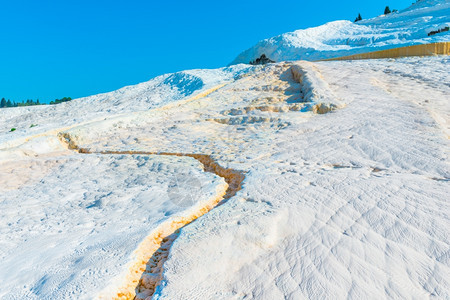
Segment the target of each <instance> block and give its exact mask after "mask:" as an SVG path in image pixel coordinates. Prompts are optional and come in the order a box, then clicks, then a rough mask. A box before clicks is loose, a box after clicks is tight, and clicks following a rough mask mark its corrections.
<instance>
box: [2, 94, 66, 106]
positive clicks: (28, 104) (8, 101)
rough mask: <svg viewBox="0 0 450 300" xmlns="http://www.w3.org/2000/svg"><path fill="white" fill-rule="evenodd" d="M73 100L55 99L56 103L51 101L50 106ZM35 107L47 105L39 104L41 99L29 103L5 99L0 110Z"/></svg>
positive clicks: (28, 101)
mask: <svg viewBox="0 0 450 300" xmlns="http://www.w3.org/2000/svg"><path fill="white" fill-rule="evenodd" d="M70 100H72V98H70V97H64V98H61V99H55V100H54V101H50V103H49V104H59V103H63V102H67V101H70ZM33 105H47V103H41V102H39V99H37V100H36V101H35V100H32V99H28V100H27V101H22V102H15V101H14V102H13V101H11V100H10V99H8V100H6V99H5V98H2V99H1V100H0V108H6V107H20V106H33Z"/></svg>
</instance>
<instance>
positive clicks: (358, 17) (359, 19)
mask: <svg viewBox="0 0 450 300" xmlns="http://www.w3.org/2000/svg"><path fill="white" fill-rule="evenodd" d="M361 20H362V17H361V14H358V16H357V17H356V19H355V23H356V22H358V21H361Z"/></svg>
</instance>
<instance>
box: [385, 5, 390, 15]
mask: <svg viewBox="0 0 450 300" xmlns="http://www.w3.org/2000/svg"><path fill="white" fill-rule="evenodd" d="M390 13H391V9H390V8H389V6H386V8H385V9H384V14H385V15H387V14H390Z"/></svg>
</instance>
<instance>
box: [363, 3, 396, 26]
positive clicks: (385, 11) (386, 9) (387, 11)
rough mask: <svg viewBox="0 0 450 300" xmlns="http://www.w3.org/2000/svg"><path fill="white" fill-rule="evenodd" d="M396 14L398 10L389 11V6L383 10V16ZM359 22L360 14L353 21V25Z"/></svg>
mask: <svg viewBox="0 0 450 300" xmlns="http://www.w3.org/2000/svg"><path fill="white" fill-rule="evenodd" d="M396 12H398V10H396V9H393V10H391V9H390V8H389V6H386V7H385V8H384V14H385V15H388V14H390V13H396ZM361 20H362V17H361V14H360V13H358V16H357V17H356V19H355V23H356V22H358V21H361Z"/></svg>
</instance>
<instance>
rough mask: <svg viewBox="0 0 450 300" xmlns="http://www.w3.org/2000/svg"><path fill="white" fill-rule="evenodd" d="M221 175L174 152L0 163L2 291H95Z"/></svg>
mask: <svg viewBox="0 0 450 300" xmlns="http://www.w3.org/2000/svg"><path fill="white" fill-rule="evenodd" d="M180 181H183V182H182V183H180ZM222 181H223V179H222V178H220V177H217V176H214V175H212V174H210V173H204V172H203V171H202V166H201V164H200V163H199V162H197V161H195V160H193V159H190V158H185V157H173V156H172V157H168V156H139V155H136V156H126V155H110V156H104V155H83V156H80V155H73V154H71V153H69V154H66V155H57V156H51V157H37V158H32V159H26V160H19V161H10V162H6V163H5V162H3V163H0V219H1V220H2V222H1V223H0V236H1V239H0V265H1V269H0V270H1V271H0V282H1V285H0V298H2V299H74V298H76V299H80V298H91V297H92V296H93V295H95V294H96V293H98V292H99V290H100V288H101V287H104V286H106V285H107V284H108V281H109V280H110V279H111V278H114V277H115V276H117V275H119V274H120V272H122V269H123V268H124V266H125V265H126V264H127V263H128V260H129V257H130V255H131V254H132V253H133V251H134V250H135V249H136V247H137V245H138V244H139V243H140V242H141V241H142V239H143V238H144V237H145V236H147V235H148V234H149V232H150V231H151V230H152V229H153V228H156V226H157V225H158V224H159V223H161V222H164V221H165V220H167V219H168V218H170V217H173V216H175V215H183V213H184V210H186V209H189V207H190V206H192V205H195V204H196V203H198V202H200V203H201V202H204V201H206V200H208V198H210V197H213V196H214V195H215V192H216V187H217V186H219V185H221V184H223V183H222ZM177 183H178V184H177ZM185 195H189V196H193V197H194V198H195V201H192V200H191V199H190V198H186V197H185Z"/></svg>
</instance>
